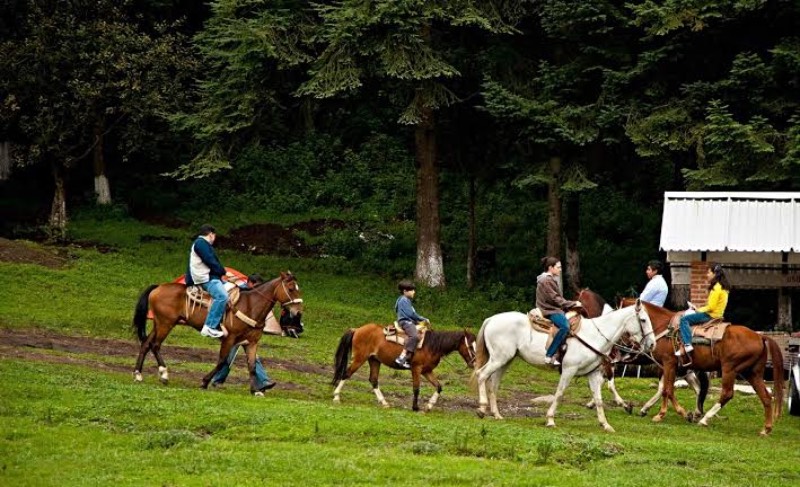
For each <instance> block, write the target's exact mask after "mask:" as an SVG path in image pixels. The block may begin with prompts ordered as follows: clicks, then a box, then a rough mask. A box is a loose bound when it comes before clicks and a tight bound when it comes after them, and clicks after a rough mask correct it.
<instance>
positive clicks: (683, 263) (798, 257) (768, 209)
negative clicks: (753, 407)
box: [660, 192, 800, 330]
mask: <svg viewBox="0 0 800 487" xmlns="http://www.w3.org/2000/svg"><path fill="white" fill-rule="evenodd" d="M660 247H661V249H662V250H663V251H665V252H666V254H667V262H669V264H670V269H671V276H672V303H673V304H674V305H675V306H676V307H679V308H680V307H685V301H687V300H691V301H692V302H695V303H697V304H702V303H704V302H705V300H706V297H707V289H706V280H705V273H706V269H707V263H709V262H717V263H720V264H722V266H723V268H724V269H725V272H726V274H727V276H728V278H729V279H730V281H731V285H732V286H733V288H734V290H737V289H743V290H748V289H751V290H752V289H766V290H775V296H776V298H775V308H777V310H778V312H777V314H776V321H777V322H776V323H769V324H767V323H765V324H764V325H765V326H766V327H772V326H774V327H775V328H777V329H784V330H791V329H792V296H793V294H797V293H800V193H767V192H765V193H756V192H754V193H745V192H741V193H740V192H667V193H664V213H663V218H662V221H661V243H660Z"/></svg>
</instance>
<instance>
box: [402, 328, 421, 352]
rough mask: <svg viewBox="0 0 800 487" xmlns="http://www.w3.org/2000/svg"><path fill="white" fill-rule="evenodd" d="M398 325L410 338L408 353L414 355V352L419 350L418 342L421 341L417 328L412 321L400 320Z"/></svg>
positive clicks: (408, 339)
mask: <svg viewBox="0 0 800 487" xmlns="http://www.w3.org/2000/svg"><path fill="white" fill-rule="evenodd" d="M397 324H398V326H400V328H402V329H403V331H404V332H406V335H408V338H406V352H408V353H414V350H416V349H417V342H418V341H419V336H418V335H417V326H416V325H415V324H414V322H413V321H411V320H400V321H398V322H397Z"/></svg>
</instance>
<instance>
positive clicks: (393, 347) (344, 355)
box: [332, 323, 475, 411]
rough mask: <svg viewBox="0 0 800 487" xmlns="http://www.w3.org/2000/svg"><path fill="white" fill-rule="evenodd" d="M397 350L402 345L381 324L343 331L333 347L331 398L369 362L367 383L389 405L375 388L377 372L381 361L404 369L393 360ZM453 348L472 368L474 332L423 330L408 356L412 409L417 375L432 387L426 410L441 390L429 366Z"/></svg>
mask: <svg viewBox="0 0 800 487" xmlns="http://www.w3.org/2000/svg"><path fill="white" fill-rule="evenodd" d="M401 350H403V346H402V345H400V344H397V343H394V342H390V341H387V340H386V336H385V335H384V334H383V327H382V326H381V325H376V324H374V323H368V324H366V325H364V326H361V327H359V328H355V329H352V328H351V329H350V330H347V331H346V332H344V334H343V335H342V338H341V340H339V347H338V348H337V349H336V357H335V363H334V374H333V381H332V385H334V386H336V389H335V390H334V391H333V401H334V402H337V403H338V402H340V401H341V399H340V397H339V395H340V394H341V392H342V387H344V383H345V382H346V381H347V379H349V378H350V377H351V376H352V375H353V374H354V373H355V372H356V371H357V370H358V369H359V368H360V367H361V366H362V365H364V362H366V361H369V382H370V383H371V384H372V391H373V392H374V393H375V397H377V398H378V402H379V403H380V404H381V405H382V406H383V407H389V403H388V402H386V399H385V398H384V397H383V393H382V392H381V390H380V388H379V387H378V374H379V373H380V369H381V364H383V365H386V366H387V367H391V368H393V369H400V370H405V369H401V368H400V367H399V366H398V365H397V364H396V363H395V361H394V359H395V358H397V356H398V355H400V351H401ZM456 350H457V351H458V353H459V354H460V355H461V357H462V358H463V359H464V362H465V363H466V364H467V366H468V367H472V366H473V364H474V363H475V335H473V334H472V333H471V332H469V331H467V330H461V331H433V330H428V331H427V332H426V334H425V341H424V342H423V344H422V348H419V349H417V351H416V352H415V353H414V356H413V358H412V359H411V379H412V383H413V387H414V403H413V405H412V409H413V410H414V411H419V385H420V375H423V376H425V378H426V379H427V380H428V382H430V383H431V385H433V387H435V388H436V392H435V393H434V394H433V396H431V398H430V400H429V401H428V403H427V405H426V406H425V410H426V411H430V410H431V409H432V408H433V406H434V405H435V404H436V401H437V400H438V399H439V395H441V393H442V384H441V383H439V380H438V379H436V376H435V375H434V374H433V369H435V368H436V366H437V365H439V361H441V359H442V357H444V356H445V355H448V354H449V353H451V352H454V351H456ZM351 351H352V353H353V361H352V362H350V366H349V367H348V366H347V362H348V360H349V358H350V352H351Z"/></svg>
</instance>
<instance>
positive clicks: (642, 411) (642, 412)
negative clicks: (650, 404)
mask: <svg viewBox="0 0 800 487" xmlns="http://www.w3.org/2000/svg"><path fill="white" fill-rule="evenodd" d="M645 416H647V411H645V410H644V409H642V410H641V411H639V417H642V418H644V417H645Z"/></svg>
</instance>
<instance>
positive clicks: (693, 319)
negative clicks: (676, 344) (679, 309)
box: [681, 313, 711, 345]
mask: <svg viewBox="0 0 800 487" xmlns="http://www.w3.org/2000/svg"><path fill="white" fill-rule="evenodd" d="M710 319H711V316H709V315H708V313H692V314H690V315H683V316H681V340H683V344H684V345H691V344H692V328H691V325H696V324H698V323H705V322H706V321H708V320H710Z"/></svg>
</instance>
